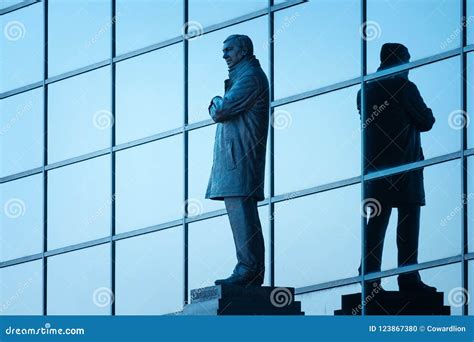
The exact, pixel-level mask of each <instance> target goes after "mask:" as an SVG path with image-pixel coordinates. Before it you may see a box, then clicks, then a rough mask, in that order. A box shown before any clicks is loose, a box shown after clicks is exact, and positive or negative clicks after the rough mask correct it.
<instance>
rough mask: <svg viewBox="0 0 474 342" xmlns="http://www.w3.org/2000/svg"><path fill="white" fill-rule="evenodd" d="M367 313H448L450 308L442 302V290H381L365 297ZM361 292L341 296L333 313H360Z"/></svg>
mask: <svg viewBox="0 0 474 342" xmlns="http://www.w3.org/2000/svg"><path fill="white" fill-rule="evenodd" d="M365 304H366V314H367V315H450V314H451V308H450V307H449V306H445V305H444V302H443V292H436V293H431V294H426V293H420V292H397V291H381V292H378V293H373V292H371V293H369V294H368V295H367V296H366V299H365ZM361 311H362V309H361V294H360V293H354V294H349V295H343V296H342V308H341V310H336V311H334V314H335V315H360V314H361Z"/></svg>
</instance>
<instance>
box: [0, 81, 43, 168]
mask: <svg viewBox="0 0 474 342" xmlns="http://www.w3.org/2000/svg"><path fill="white" fill-rule="evenodd" d="M42 96H43V92H42V89H41V88H38V89H35V90H31V91H28V92H25V93H21V94H18V95H15V96H11V97H7V98H5V99H3V100H0V113H2V114H1V115H0V152H1V153H0V155H1V157H0V177H4V176H7V175H11V174H14V173H18V172H21V171H26V170H30V169H33V168H35V167H39V166H42V165H43V109H42V108H43V98H42Z"/></svg>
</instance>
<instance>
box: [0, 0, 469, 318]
mask: <svg viewBox="0 0 474 342" xmlns="http://www.w3.org/2000/svg"><path fill="white" fill-rule="evenodd" d="M110 1H111V18H112V19H113V18H114V16H115V11H116V0H110ZM307 1H308V0H290V1H287V2H286V3H281V4H278V5H274V1H273V0H268V5H267V7H266V8H264V9H261V10H258V11H255V12H252V13H249V14H246V15H243V16H240V17H238V18H233V19H231V20H227V21H225V22H222V23H219V24H215V25H211V26H208V27H206V28H204V31H203V34H208V33H211V32H215V31H217V30H221V29H225V28H227V27H230V26H233V25H236V24H240V23H243V22H246V21H250V20H253V19H256V18H260V17H263V16H267V20H268V40H269V51H268V56H267V57H268V60H269V75H268V78H269V84H270V114H271V120H273V113H274V110H275V108H276V107H279V106H283V105H287V104H290V103H293V102H296V101H302V100H305V99H309V98H312V97H315V96H318V95H322V94H326V93H330V92H333V91H337V90H340V89H344V88H347V87H351V86H355V85H360V86H361V101H362V104H363V103H364V102H365V97H366V96H365V85H366V83H367V82H368V81H371V80H375V79H380V78H383V77H386V76H388V75H392V74H396V73H399V72H402V71H405V70H411V69H414V68H418V67H421V66H425V65H428V64H431V63H435V62H439V61H442V60H445V59H448V58H461V63H460V64H461V73H462V75H463V77H462V78H461V109H462V110H463V111H464V112H466V110H467V79H466V66H467V54H468V53H469V52H473V51H474V44H471V45H467V33H466V31H467V30H466V27H465V23H466V14H467V0H460V2H461V13H460V17H461V42H462V43H461V47H460V48H456V49H452V50H449V51H446V52H443V53H439V54H435V55H432V56H430V57H427V58H423V59H420V60H416V61H413V62H410V63H407V64H404V65H401V66H397V67H394V68H390V69H387V70H383V71H378V72H375V73H372V74H367V43H366V41H365V40H364V39H363V38H362V37H361V40H360V44H361V45H360V47H361V51H360V53H361V65H360V76H359V77H356V78H353V79H349V80H345V81H342V82H338V83H335V84H331V85H327V86H323V87H320V88H317V89H313V90H309V91H306V92H303V93H300V94H295V95H291V96H288V97H285V98H280V99H275V98H274V72H275V69H274V53H275V51H274V42H273V39H272V38H273V34H274V29H275V27H274V26H275V23H274V15H275V12H277V11H280V10H284V9H287V8H290V7H293V6H296V5H301V4H304V3H305V2H307ZM38 2H41V0H29V1H24V2H22V3H20V4H16V5H13V6H10V7H8V8H4V9H1V10H0V15H4V14H7V13H10V12H13V11H16V10H18V9H21V8H24V7H27V6H30V5H32V4H35V3H38ZM42 2H43V19H44V26H43V30H44V39H45V45H44V46H45V47H44V49H43V55H44V60H43V63H44V75H43V80H42V81H38V82H35V83H32V84H29V85H25V86H22V87H20V88H17V89H12V90H9V91H7V92H4V93H1V94H0V100H2V99H5V98H8V97H10V96H14V95H18V94H21V93H24V92H27V91H30V90H33V89H36V88H40V87H42V88H43V118H44V119H43V123H44V129H45V132H46V134H45V135H44V152H43V153H44V160H43V166H41V167H37V168H34V169H31V170H26V171H22V172H20V173H16V174H13V175H8V176H6V177H3V178H0V184H3V183H6V182H10V181H14V180H17V179H21V178H24V177H28V176H31V175H34V174H39V173H42V175H43V218H44V226H43V232H44V234H43V251H42V253H37V254H33V255H28V256H24V257H21V258H16V259H12V260H6V261H2V262H0V269H2V268H5V267H10V266H14V265H19V264H22V263H25V262H30V261H34V260H39V259H41V260H42V261H43V281H42V284H43V315H47V266H48V265H47V264H48V263H47V258H49V257H51V256H56V255H60V254H64V253H68V252H72V251H77V250H81V249H84V248H89V247H93V246H98V245H102V244H107V243H110V244H111V277H112V279H111V290H112V292H113V293H115V257H116V241H119V240H124V239H128V238H133V237H136V236H140V235H144V234H150V233H154V232H157V231H161V230H164V229H171V228H174V227H183V232H184V234H183V239H184V244H183V246H184V248H183V255H184V265H183V268H184V286H183V291H184V304H186V303H187V302H188V299H189V298H188V292H189V278H188V276H189V275H188V273H189V263H188V257H189V250H188V244H189V224H190V223H193V222H199V221H202V220H206V219H210V218H215V217H219V216H223V215H226V211H225V209H221V210H215V211H211V212H206V213H203V214H201V215H198V216H193V217H189V216H188V215H187V206H186V207H185V212H184V214H183V216H182V218H180V219H176V220H173V221H169V222H164V223H160V224H157V225H153V226H149V227H144V228H140V229H135V230H132V231H128V232H124V233H120V234H117V233H116V230H115V208H116V207H115V201H114V200H112V205H111V212H110V215H111V226H110V234H111V235H110V236H108V237H104V238H100V239H96V240H92V241H86V242H83V243H79V244H75V245H71V246H66V247H62V248H57V249H54V250H48V249H47V230H48V228H47V174H48V171H50V170H53V169H56V168H60V167H64V166H68V165H72V164H74V163H78V162H82V161H85V160H88V159H91V158H96V157H101V156H105V155H108V154H110V155H111V172H112V177H111V185H110V186H111V194H112V198H114V196H115V167H116V163H115V153H116V152H118V151H122V150H125V149H128V148H132V147H136V146H139V145H142V144H146V143H150V142H153V141H157V140H160V139H165V138H168V137H171V136H174V135H177V134H183V142H184V144H183V145H184V150H183V158H184V179H183V182H184V191H183V200H184V203H186V200H187V199H188V194H189V191H188V186H189V184H188V166H189V165H188V152H189V149H188V144H189V132H190V131H192V130H195V129H199V128H203V127H207V126H210V125H213V124H214V122H213V121H212V120H210V119H209V120H203V121H199V122H191V123H189V122H188V94H189V86H188V78H189V74H188V67H189V45H188V40H187V32H185V33H184V35H181V36H177V37H175V38H171V39H168V40H166V41H163V42H159V43H156V44H153V45H151V46H148V47H144V48H140V49H138V50H135V51H131V52H127V53H124V54H121V55H119V56H116V39H115V38H116V26H115V21H114V20H112V26H111V33H110V34H111V58H108V59H105V60H103V61H99V62H97V63H94V64H92V65H88V66H84V67H81V68H78V69H76V70H72V71H69V72H66V73H63V74H60V75H55V76H53V77H48V65H47V62H46V61H47V60H48V48H47V42H48V10H47V9H48V0H43V1H42ZM183 2H184V6H183V10H184V11H183V25H184V24H185V23H186V22H187V21H188V19H189V0H183ZM360 19H361V21H360V22H361V25H362V24H363V23H364V22H365V21H366V19H367V0H360ZM178 43H183V51H184V53H183V61H184V87H183V92H184V110H183V118H184V120H183V126H181V127H177V128H175V129H172V130H169V131H166V132H160V133H157V134H155V135H152V136H149V137H144V138H141V139H138V140H135V141H130V142H127V143H123V144H119V145H115V143H116V132H115V125H112V126H111V130H112V131H111V133H112V134H111V146H110V147H109V148H106V149H102V150H99V151H93V152H91V153H88V154H85V155H81V156H77V157H74V158H70V159H67V160H63V161H60V162H56V163H51V164H48V162H47V160H48V154H47V147H48V146H47V143H48V139H47V124H48V105H47V99H48V85H49V84H51V83H55V82H58V81H61V80H64V79H67V78H70V77H74V76H77V75H80V74H82V73H86V72H89V71H93V70H96V69H98V68H102V67H110V68H111V112H112V115H113V120H115V76H116V70H115V66H116V63H118V62H120V61H123V60H126V59H129V58H133V57H136V56H140V55H143V54H145V53H149V52H153V51H156V50H159V49H162V48H165V47H168V46H171V45H173V44H178ZM364 108H365V106H362V117H363V118H364V116H365V115H366V113H365V109H364ZM361 121H362V122H363V120H361ZM467 134H468V132H467V127H464V128H463V130H462V131H461V150H460V151H457V152H454V153H450V154H446V155H441V156H437V157H434V158H430V159H427V160H424V161H421V162H416V163H411V164H407V165H403V166H400V167H395V168H391V169H387V170H383V171H379V172H375V173H371V174H363V173H362V174H361V175H360V176H358V177H352V178H349V179H343V180H340V181H337V182H332V183H328V184H323V185H320V186H315V187H311V188H307V189H302V190H300V191H296V192H292V193H286V194H275V180H274V178H275V177H274V129H273V125H270V128H269V140H268V149H269V151H270V161H269V162H270V175H269V177H270V179H269V197H268V198H265V199H264V200H263V201H261V202H259V206H267V205H268V207H269V215H268V217H267V219H268V224H269V227H270V241H269V246H270V269H269V270H268V271H269V273H270V285H272V286H274V285H275V263H274V261H275V244H274V242H275V225H274V211H275V204H276V203H280V202H283V201H286V200H289V199H290V198H291V199H295V198H299V197H303V196H309V195H314V194H318V193H322V192H325V191H329V190H334V189H337V188H341V187H346V186H351V185H355V184H360V186H361V199H362V200H363V198H364V185H365V183H366V182H367V181H369V180H373V179H378V178H382V177H385V176H388V175H393V174H397V173H400V172H406V171H409V170H414V169H419V168H423V167H427V166H431V165H436V164H440V163H444V162H448V161H451V160H460V161H461V163H462V167H461V187H462V196H463V199H464V198H467V197H466V196H467V193H468V188H467V159H468V157H469V156H474V148H470V149H468V145H467ZM361 139H362V140H361V148H362V150H363V149H364V145H365V140H364V134H363V130H361ZM363 163H364V160H363V157H362V156H361V170H364V167H363V166H364V165H363ZM467 210H468V205H467V202H466V201H463V202H462V248H461V254H460V255H456V256H452V257H449V258H444V259H438V260H434V261H429V262H424V263H420V264H417V265H410V266H404V267H398V268H395V269H390V270H384V271H381V272H376V273H370V274H366V273H365V262H364V263H362V274H361V275H360V276H358V277H351V278H345V279H338V280H335V281H330V282H325V283H319V284H314V285H310V286H304V287H300V288H297V289H296V293H297V294H298V295H303V294H306V293H310V292H314V291H321V290H327V289H331V288H335V287H338V286H344V285H351V284H357V283H359V284H360V283H363V282H364V281H367V280H373V279H376V278H381V277H388V276H394V275H397V274H400V273H404V272H410V271H414V270H425V269H429V268H433V267H438V266H443V265H451V264H455V263H460V264H461V269H462V285H463V287H465V288H466V289H467V285H468V281H467V280H468V261H469V260H474V253H469V251H468V248H467V245H466V243H467V234H468V212H467ZM365 225H366V224H365V220H364V218H363V217H361V237H362V238H361V250H364V249H365V242H364V241H365ZM362 296H364V286H362ZM467 314H468V304H467V303H466V304H465V305H464V306H463V315H467ZM111 315H115V301H113V302H112V306H111ZM362 315H365V307H364V305H363V306H362Z"/></svg>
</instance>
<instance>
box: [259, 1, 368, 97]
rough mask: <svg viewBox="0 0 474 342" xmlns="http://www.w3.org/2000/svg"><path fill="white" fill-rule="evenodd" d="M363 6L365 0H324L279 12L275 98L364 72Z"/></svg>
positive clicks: (276, 21) (275, 35)
mask: <svg viewBox="0 0 474 342" xmlns="http://www.w3.org/2000/svg"><path fill="white" fill-rule="evenodd" d="M359 12H360V1H347V0H344V1H338V2H337V6H335V4H334V2H333V1H329V0H323V1H319V0H318V1H310V2H308V3H305V4H302V5H298V6H294V7H292V8H289V9H287V10H282V11H278V12H276V13H275V27H274V30H275V33H274V37H273V40H274V44H275V98H281V97H285V96H289V95H294V94H297V93H301V92H304V91H308V90H311V89H315V88H319V87H322V86H325V85H329V84H332V83H336V82H339V81H345V80H347V79H351V78H354V77H357V76H359V75H360V52H359V51H360V36H359V26H360V18H359V15H358V13H359ZM354 13H357V15H354ZM267 46H268V45H266V47H267ZM336 66H337V67H336Z"/></svg>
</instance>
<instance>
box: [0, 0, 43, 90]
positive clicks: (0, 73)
mask: <svg viewBox="0 0 474 342" xmlns="http://www.w3.org/2000/svg"><path fill="white" fill-rule="evenodd" d="M7 6H8V5H7ZM0 7H5V6H4V4H1V5H0ZM0 27H2V28H3V30H2V31H3V35H2V37H1V40H0V50H1V59H2V66H1V68H0V93H2V92H5V91H7V90H12V89H15V88H19V87H21V86H25V85H27V84H30V83H34V82H37V81H40V80H41V79H42V77H43V46H44V44H43V41H44V37H43V30H42V27H43V4H36V5H30V6H28V7H25V8H23V9H21V10H17V11H13V12H10V13H7V14H4V15H2V16H0Z"/></svg>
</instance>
